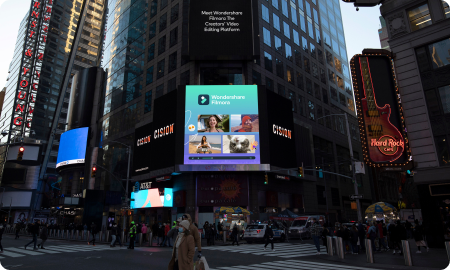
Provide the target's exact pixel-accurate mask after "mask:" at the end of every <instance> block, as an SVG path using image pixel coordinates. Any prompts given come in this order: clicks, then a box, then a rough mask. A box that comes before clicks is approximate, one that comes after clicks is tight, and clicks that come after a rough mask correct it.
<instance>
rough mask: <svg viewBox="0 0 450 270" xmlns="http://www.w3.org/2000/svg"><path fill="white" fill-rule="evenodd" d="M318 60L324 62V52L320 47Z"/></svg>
mask: <svg viewBox="0 0 450 270" xmlns="http://www.w3.org/2000/svg"><path fill="white" fill-rule="evenodd" d="M317 60H319V63H321V64H323V52H322V50H320V49H317Z"/></svg>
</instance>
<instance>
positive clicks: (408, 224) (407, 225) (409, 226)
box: [405, 220, 413, 239]
mask: <svg viewBox="0 0 450 270" xmlns="http://www.w3.org/2000/svg"><path fill="white" fill-rule="evenodd" d="M412 227H413V226H412V224H411V222H409V220H406V222H405V229H406V238H407V239H411V238H413V234H412Z"/></svg>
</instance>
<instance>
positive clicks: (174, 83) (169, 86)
mask: <svg viewBox="0 0 450 270" xmlns="http://www.w3.org/2000/svg"><path fill="white" fill-rule="evenodd" d="M173 90H177V77H173V78H172V79H170V80H169V81H168V82H167V93H169V92H172V91H173Z"/></svg>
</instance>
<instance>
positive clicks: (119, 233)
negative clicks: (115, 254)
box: [113, 224, 122, 247]
mask: <svg viewBox="0 0 450 270" xmlns="http://www.w3.org/2000/svg"><path fill="white" fill-rule="evenodd" d="M116 230H117V233H116V241H115V242H114V243H113V247H115V246H116V243H119V245H120V247H122V227H120V225H119V224H116Z"/></svg>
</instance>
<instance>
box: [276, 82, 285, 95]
mask: <svg viewBox="0 0 450 270" xmlns="http://www.w3.org/2000/svg"><path fill="white" fill-rule="evenodd" d="M277 88H278V95H280V96H282V97H284V96H286V90H285V88H284V86H283V85H281V84H278V85H277Z"/></svg>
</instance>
